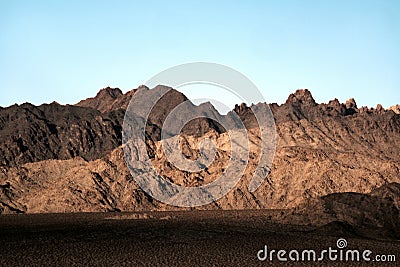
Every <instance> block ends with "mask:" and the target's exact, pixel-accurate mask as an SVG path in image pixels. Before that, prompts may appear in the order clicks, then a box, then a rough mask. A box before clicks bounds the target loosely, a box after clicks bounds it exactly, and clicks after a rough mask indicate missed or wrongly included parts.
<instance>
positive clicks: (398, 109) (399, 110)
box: [389, 105, 400, 114]
mask: <svg viewBox="0 0 400 267" xmlns="http://www.w3.org/2000/svg"><path fill="white" fill-rule="evenodd" d="M389 110H392V111H393V112H394V113H396V114H400V105H396V106H391V107H390V108H389Z"/></svg>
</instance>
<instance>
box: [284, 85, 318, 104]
mask: <svg viewBox="0 0 400 267" xmlns="http://www.w3.org/2000/svg"><path fill="white" fill-rule="evenodd" d="M286 104H297V105H306V106H316V105H317V103H316V102H315V100H314V98H313V96H312V94H311V92H310V91H309V90H308V89H298V90H296V92H295V93H293V94H290V95H289V97H288V99H287V100H286Z"/></svg>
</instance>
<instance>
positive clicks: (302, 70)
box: [0, 0, 400, 107]
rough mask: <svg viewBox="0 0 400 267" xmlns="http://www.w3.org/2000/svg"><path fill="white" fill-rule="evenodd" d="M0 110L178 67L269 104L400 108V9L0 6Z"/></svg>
mask: <svg viewBox="0 0 400 267" xmlns="http://www.w3.org/2000/svg"><path fill="white" fill-rule="evenodd" d="M0 11H1V16H0V82H1V89H0V90H1V94H0V106H3V107H4V106H9V105H12V104H14V103H23V102H31V103H34V104H40V103H44V102H47V103H49V102H52V101H53V100H55V101H57V102H60V103H63V104H65V103H76V102H78V101H79V100H81V99H84V98H87V97H90V96H94V95H95V94H96V93H97V91H98V90H99V89H100V88H103V87H106V86H111V87H119V88H121V89H122V90H123V91H124V92H126V91H127V90H130V89H132V88H136V87H137V86H138V85H140V84H142V83H144V82H145V81H146V80H147V79H148V78H150V77H151V76H153V75H155V74H157V73H158V72H160V71H162V70H164V69H166V68H168V67H171V66H175V65H178V64H181V63H187V62H193V61H208V62H215V63H220V64H224V65H228V66H230V67H232V68H235V69H236V70H238V71H240V72H242V73H243V74H245V75H246V76H248V77H249V78H250V79H251V80H252V81H253V82H254V83H255V84H256V85H257V86H258V87H259V88H260V89H261V91H262V92H263V93H264V95H265V97H266V100H267V102H278V103H282V102H284V101H285V100H286V98H287V96H288V95H289V93H291V92H293V91H295V90H296V89H297V88H309V89H310V90H311V92H312V93H313V95H314V98H315V99H316V100H317V101H318V102H327V101H329V100H330V99H333V98H335V97H336V98H338V99H339V100H340V101H346V99H348V98H350V97H354V98H356V101H357V102H358V104H359V106H361V105H368V106H373V107H375V106H376V104H377V103H381V104H383V106H384V107H388V106H390V105H394V104H396V103H400V90H399V89H400V16H399V14H400V1H396V0H395V1H367V0H363V1H337V0H335V1H316V0H315V1H278V0H276V1H172V0H169V1H28V0H26V1H18V0H17V1H1V2H0Z"/></svg>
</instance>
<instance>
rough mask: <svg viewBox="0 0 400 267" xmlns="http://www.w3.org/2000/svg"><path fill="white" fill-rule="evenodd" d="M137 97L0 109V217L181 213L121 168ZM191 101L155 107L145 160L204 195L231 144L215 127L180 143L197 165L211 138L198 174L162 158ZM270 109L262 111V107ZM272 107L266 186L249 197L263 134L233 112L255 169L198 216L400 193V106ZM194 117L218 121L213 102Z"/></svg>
mask: <svg viewBox="0 0 400 267" xmlns="http://www.w3.org/2000/svg"><path fill="white" fill-rule="evenodd" d="M139 89H142V90H150V89H148V88H145V87H144V86H141V87H139V88H137V89H134V90H131V91H129V92H127V93H126V94H123V93H122V92H121V90H119V89H117V88H116V89H113V88H109V87H108V88H104V89H102V90H101V91H100V92H99V93H98V94H97V95H96V96H95V97H93V98H89V99H86V100H82V101H80V102H79V103H78V104H76V105H59V104H57V103H51V104H44V105H40V106H34V105H31V104H29V103H26V104H22V105H13V106H10V107H6V108H1V109H0V165H1V167H0V169H1V172H0V188H1V190H0V211H1V212H2V213H9V212H78V211H113V210H121V211H138V210H167V209H177V208H176V207H171V206H168V205H165V204H163V203H160V202H158V201H156V200H154V199H152V198H151V197H149V196H148V195H146V194H145V193H144V192H143V191H142V190H141V189H140V188H139V187H138V186H137V185H136V183H135V181H134V179H133V177H132V175H131V174H130V172H129V170H128V168H127V167H126V164H125V161H124V156H123V155H124V154H123V151H122V148H121V144H122V142H121V137H122V124H123V120H124V115H125V110H126V108H127V107H128V104H129V102H130V99H131V98H132V96H133V95H134V94H135V92H137V90H139ZM151 90H154V89H151ZM187 100H188V99H187V98H186V97H185V96H184V95H183V94H182V93H180V92H178V91H176V90H173V89H172V90H170V91H169V92H168V94H166V95H164V96H163V98H162V99H161V100H160V101H159V102H158V103H157V104H156V108H154V109H153V111H152V113H151V114H150V116H149V118H148V121H147V126H146V131H147V135H146V137H147V141H148V142H147V143H148V153H149V155H150V156H151V158H152V162H153V165H154V166H155V167H156V168H157V170H158V171H159V172H160V173H161V174H162V175H163V176H165V177H166V178H167V179H169V180H170V181H172V182H174V183H176V184H180V185H187V186H199V185H204V184H207V183H209V182H211V181H213V180H214V179H215V178H216V177H218V176H219V175H220V174H221V173H222V172H223V171H224V169H225V168H226V165H227V162H228V160H229V156H230V154H229V153H230V151H229V136H228V134H227V132H226V130H227V129H224V127H222V125H220V124H219V123H218V122H217V121H216V120H213V119H206V118H199V119H195V120H192V121H190V122H189V123H188V124H187V125H185V127H184V128H183V129H182V131H181V133H180V135H179V138H181V139H182V142H181V144H182V147H181V150H182V152H183V153H184V155H185V156H186V157H187V158H190V159H196V158H197V157H199V151H198V144H199V142H201V140H202V139H204V137H208V138H211V139H212V140H214V142H215V143H216V146H217V153H216V157H215V159H214V162H213V163H212V164H211V165H210V166H209V168H207V169H206V170H203V171H201V172H199V173H191V172H184V171H180V170H179V169H177V168H175V167H174V166H173V165H172V164H170V163H169V162H168V161H167V160H166V158H165V157H164V155H163V153H162V150H161V145H160V143H161V142H162V140H161V127H162V125H163V122H164V121H165V119H166V116H167V115H168V114H169V112H170V111H171V110H173V109H174V108H175V107H176V106H177V105H179V104H181V103H183V102H184V101H187ZM264 105H267V104H265V103H258V104H256V106H257V107H259V108H262V107H263V106H264ZM269 107H270V108H271V110H272V112H273V114H274V117H275V122H276V134H277V149H276V153H275V158H274V162H273V166H272V169H271V172H270V173H269V174H268V175H266V179H265V181H264V183H263V184H262V185H261V187H260V188H258V190H257V191H255V192H253V193H250V192H249V191H248V190H247V186H248V183H249V181H250V179H251V178H252V173H253V172H254V170H255V168H256V166H257V159H258V157H259V155H258V144H259V136H258V134H259V131H257V127H258V124H257V121H256V120H255V117H254V114H253V113H252V110H251V109H250V107H247V106H246V105H245V104H241V105H237V106H236V107H235V108H234V110H233V111H232V112H235V113H236V114H237V115H238V116H239V117H240V119H241V121H242V122H243V124H244V126H245V128H246V129H247V131H248V135H249V140H250V146H251V153H250V161H249V163H248V166H247V168H246V171H245V173H244V175H243V179H241V180H240V182H239V183H238V184H237V186H236V187H235V188H234V189H233V190H232V191H230V192H229V193H228V194H227V195H226V196H225V197H223V198H222V199H220V200H218V201H217V202H215V203H212V204H209V205H207V206H203V207H200V209H244V208H252V209H253V208H254V209H260V208H266V209H291V208H296V207H297V209H299V207H307V205H308V204H307V203H314V202H313V201H316V200H317V199H321V198H322V199H321V200H318V201H325V202H327V201H328V202H332V201H336V198H335V197H328V196H331V195H332V194H339V193H345V192H354V193H358V194H369V195H368V196H369V197H365V198H360V197H358V195H357V196H356V197H354V196H353V195H346V199H348V198H352V197H354V201H355V203H359V202H362V201H363V200H361V199H364V200H365V199H367V200H368V199H369V200H368V201H370V202H369V203H378V202H376V201H378V200H375V198H376V197H377V196H378V198H379V197H380V196H382V197H386V195H387V194H386V193H385V194H383V193H382V194H380V193H376V192H383V191H384V192H388V190H389V189H390V190H392V191H393V190H394V191H396V190H398V186H396V183H399V182H400V174H399V173H400V152H399V149H398V148H399V147H400V115H399V106H394V107H391V108H389V109H387V110H386V109H384V108H383V107H382V106H380V105H378V106H377V107H376V108H366V107H361V108H359V107H357V104H356V101H355V100H354V99H350V100H348V101H347V102H346V103H340V102H339V101H338V100H337V99H335V100H332V101H330V102H329V103H327V104H318V103H316V102H315V100H314V99H313V97H312V95H311V93H310V92H309V91H308V90H298V91H296V92H295V93H293V94H291V95H290V96H289V97H288V99H287V101H286V102H285V103H284V104H282V105H278V104H269ZM190 108H193V109H200V110H201V109H204V110H208V111H209V112H210V111H211V112H212V113H214V114H215V116H216V117H218V116H222V115H220V114H219V113H218V112H217V111H216V110H215V109H214V107H213V106H212V105H211V104H209V103H206V104H202V105H200V106H195V105H191V106H190ZM378 188H386V189H385V190H386V191H385V190H384V189H382V190H381V191H379V189H378ZM390 190H389V191H390ZM371 192H372V193H371ZM374 192H375V193H374ZM396 192H398V191H396ZM371 194H373V196H372V195H371ZM398 196H399V194H398V193H397V194H396V193H393V194H391V198H390V199H389V200H387V201H389V204H388V203H386V202H385V205H384V207H392V206H391V205H392V204H393V207H395V210H397V211H398V208H399V206H398V203H399V202H398V201H399V200H398ZM357 201H358V202H357ZM374 201H375V202H374ZM348 202H351V201H348ZM348 202H346V203H348ZM318 203H321V202H318ZM390 203H392V204H390ZM310 205H311V204H310ZM315 205H317V204H315ZM315 205H314V206H315ZM318 205H319V204H318ZM360 206H361V207H364V206H367V204H365V205H364V206H363V205H362V204H360ZM382 209H383V208H382ZM385 209H386V208H385ZM316 210H318V209H316ZM321 212H323V211H322V209H321ZM343 212H344V211H343ZM380 212H383V211H380ZM388 214H392V213H388ZM371 216H372V215H371Z"/></svg>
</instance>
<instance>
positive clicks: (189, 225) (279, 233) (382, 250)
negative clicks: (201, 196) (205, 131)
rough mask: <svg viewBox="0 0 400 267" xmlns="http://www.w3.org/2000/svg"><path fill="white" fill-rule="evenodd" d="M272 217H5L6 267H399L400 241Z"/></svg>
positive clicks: (1, 256) (0, 234)
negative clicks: (330, 251) (346, 258)
mask: <svg viewBox="0 0 400 267" xmlns="http://www.w3.org/2000/svg"><path fill="white" fill-rule="evenodd" d="M272 213H273V211H263V210H258V211H187V212H146V213H76V214H31V215H1V216H0V251H1V252H0V265H1V266H268V265H271V264H278V265H288V266H293V265H302V266H309V265H311V263H310V262H302V263H295V262H289V263H286V264H285V263H280V262H279V261H278V260H277V259H276V258H275V260H274V261H273V262H270V261H263V262H261V261H259V260H258V259H257V252H258V251H259V250H260V249H262V248H263V247H264V245H268V247H269V248H271V249H276V250H279V249H286V250H287V251H289V250H291V249H296V250H302V249H314V250H316V251H317V250H318V249H324V248H328V247H329V246H331V247H333V248H336V241H337V239H338V238H339V237H343V238H345V239H346V240H347V242H348V246H347V248H348V249H359V250H365V249H369V250H371V251H373V253H374V254H386V255H388V254H391V255H395V256H396V260H397V263H396V262H395V263H378V262H376V261H375V262H370V263H369V264H367V263H366V262H360V263H354V262H353V263H352V262H339V261H338V262H331V261H327V260H326V261H323V262H318V263H316V265H319V266H321V265H323V266H336V265H341V266H361V265H367V266H400V264H399V262H400V242H399V241H395V240H389V241H388V240H386V241H379V240H374V239H368V238H365V237H359V236H355V235H352V234H351V233H347V234H346V233H335V232H334V231H332V232H329V231H328V232H321V231H316V230H315V228H313V227H311V226H310V227H305V226H293V225H282V224H277V223H274V221H273V220H271V219H268V217H271V214H272Z"/></svg>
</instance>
